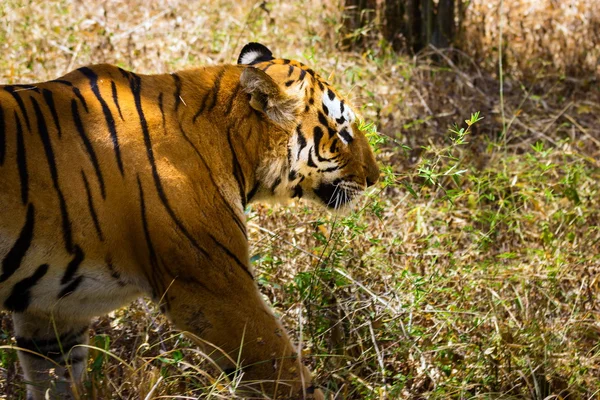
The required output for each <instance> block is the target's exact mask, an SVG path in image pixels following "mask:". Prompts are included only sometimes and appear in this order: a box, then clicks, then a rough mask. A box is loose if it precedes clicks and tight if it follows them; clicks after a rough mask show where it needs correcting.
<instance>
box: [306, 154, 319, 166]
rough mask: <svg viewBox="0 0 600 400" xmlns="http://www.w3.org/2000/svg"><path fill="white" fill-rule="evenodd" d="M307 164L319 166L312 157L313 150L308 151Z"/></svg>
mask: <svg viewBox="0 0 600 400" xmlns="http://www.w3.org/2000/svg"><path fill="white" fill-rule="evenodd" d="M306 165H308V166H309V167H313V168H317V164H315V161H314V160H313V157H312V151H310V150H309V151H308V161H307V162H306Z"/></svg>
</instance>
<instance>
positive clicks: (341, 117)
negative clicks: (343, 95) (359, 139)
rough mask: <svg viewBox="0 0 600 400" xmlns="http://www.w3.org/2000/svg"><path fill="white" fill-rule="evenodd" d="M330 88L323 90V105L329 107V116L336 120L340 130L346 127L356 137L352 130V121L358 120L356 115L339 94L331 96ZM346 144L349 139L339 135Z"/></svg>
mask: <svg viewBox="0 0 600 400" xmlns="http://www.w3.org/2000/svg"><path fill="white" fill-rule="evenodd" d="M329 93H333V92H330V91H329V90H326V91H325V92H323V96H322V101H323V105H324V106H325V107H327V111H328V115H327V116H328V117H329V118H331V119H333V120H335V123H336V125H337V127H338V131H339V130H341V129H342V128H346V131H348V133H349V134H350V136H351V137H354V131H353V130H352V126H351V125H352V123H353V122H354V121H355V120H356V115H355V114H354V112H353V111H352V110H351V109H350V107H348V106H347V105H346V104H343V103H342V102H341V101H340V99H338V98H337V96H333V99H332V98H331V97H330V96H329ZM338 136H339V137H340V139H341V141H342V142H343V143H344V144H348V143H347V141H346V140H345V139H344V138H343V137H342V136H341V135H338Z"/></svg>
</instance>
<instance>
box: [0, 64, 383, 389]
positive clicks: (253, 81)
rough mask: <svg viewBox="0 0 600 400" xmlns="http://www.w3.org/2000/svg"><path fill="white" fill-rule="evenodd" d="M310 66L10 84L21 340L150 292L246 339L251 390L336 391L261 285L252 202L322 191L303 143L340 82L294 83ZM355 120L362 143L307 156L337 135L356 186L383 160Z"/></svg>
mask: <svg viewBox="0 0 600 400" xmlns="http://www.w3.org/2000/svg"><path fill="white" fill-rule="evenodd" d="M290 65H291V67H290ZM267 67H268V68H267ZM265 68H266V72H264V73H263V72H262V70H261V69H265ZM246 69H248V71H246ZM250 69H251V70H250ZM292 69H293V70H292ZM300 70H304V71H307V70H308V68H307V67H305V66H303V65H302V64H300V63H297V62H293V61H292V62H291V63H290V62H287V61H282V60H274V61H264V62H260V63H257V64H256V65H254V66H250V67H249V66H246V65H222V66H215V67H206V68H201V69H194V70H189V71H184V72H178V73H177V74H172V75H135V74H133V73H129V72H125V71H123V70H121V69H119V68H117V67H114V66H110V65H96V66H91V67H87V68H85V69H80V70H78V71H74V72H71V73H69V74H67V75H66V76H64V77H62V78H60V79H59V80H57V81H50V82H44V83H39V84H35V85H31V86H20V87H0V109H1V110H2V114H1V115H0V117H2V123H3V125H0V128H3V130H1V131H0V135H3V136H0V146H2V147H0V260H7V259H9V262H10V261H11V260H12V262H13V263H14V260H15V254H16V255H17V256H18V254H19V251H20V252H21V253H23V254H22V256H21V258H20V259H19V257H16V258H17V259H18V261H19V265H14V264H11V265H9V262H6V261H4V265H3V270H0V273H2V274H3V275H0V302H1V305H0V306H1V307H4V308H6V309H9V310H11V311H15V312H16V314H15V315H16V316H18V318H17V317H16V318H15V322H16V323H15V325H16V330H17V337H18V338H21V342H22V343H25V344H26V345H27V344H30V343H32V342H35V341H36V340H37V341H38V343H39V341H40V340H46V341H51V340H52V337H53V335H54V336H55V335H56V332H53V331H51V330H50V329H49V328H48V326H50V323H49V322H48V321H50V320H51V319H54V320H55V321H58V322H59V323H58V324H57V325H59V332H58V333H62V334H63V336H64V337H66V338H70V336H68V335H69V332H71V333H70V335H71V336H73V340H76V339H75V336H76V335H75V334H74V333H73V332H75V330H76V329H75V327H80V326H83V327H85V326H86V324H87V321H89V319H90V318H92V317H93V316H96V315H99V314H102V313H106V312H109V311H111V310H113V309H114V308H116V307H119V306H122V305H126V304H127V303H128V302H129V301H131V300H132V299H133V298H135V297H137V296H139V295H141V294H148V295H150V296H151V297H152V298H153V300H155V301H157V302H160V307H161V310H162V311H163V312H165V313H166V314H167V315H168V316H169V318H170V319H171V320H172V321H173V323H174V324H175V325H176V326H177V327H178V328H179V329H181V330H184V331H187V332H190V333H191V334H193V335H195V336H197V337H199V338H201V339H202V341H207V342H210V343H212V344H213V345H215V346H218V347H219V348H221V349H223V350H224V351H225V352H227V353H228V354H229V355H230V356H231V357H232V358H233V359H237V358H238V352H239V351H241V358H240V359H241V360H242V366H241V367H242V368H243V372H244V375H243V379H244V381H245V382H247V384H246V390H253V389H257V390H262V391H264V393H266V394H267V395H271V396H274V397H277V398H313V397H312V396H314V398H323V395H322V393H321V392H320V391H319V390H316V391H315V392H314V395H311V394H310V392H311V390H309V391H308V393H307V392H306V388H309V387H310V386H311V374H310V372H309V371H308V370H307V369H306V367H304V366H303V365H301V363H299V362H298V360H297V357H296V355H295V349H294V348H293V346H292V344H291V342H290V340H289V338H288V336H287V334H286V333H285V331H284V329H283V328H282V326H281V324H280V323H279V322H278V321H277V319H276V318H275V317H274V316H273V314H272V313H271V311H270V310H269V308H268V307H267V305H266V304H265V303H264V302H263V300H262V298H261V296H260V293H259V292H258V290H257V287H256V284H255V282H254V280H253V277H252V272H251V271H250V262H249V256H248V241H247V237H246V231H245V217H244V208H245V205H246V203H247V201H250V200H256V199H267V198H269V197H292V195H294V194H295V195H299V196H302V195H303V194H304V197H308V198H313V199H318V196H317V195H314V194H309V193H312V192H314V191H318V190H317V189H315V188H320V187H321V186H319V185H321V184H322V183H319V182H320V181H319V179H321V178H319V173H318V172H317V170H316V169H314V168H312V167H309V166H307V165H306V162H305V161H303V160H300V158H301V157H300V156H301V154H302V152H304V153H306V152H307V150H304V148H299V149H300V150H297V149H296V150H294V152H297V153H298V157H299V160H295V164H294V165H295V167H293V168H297V171H296V170H294V173H293V174H292V171H291V169H290V168H292V167H291V166H290V163H289V161H290V160H289V158H290V157H292V155H291V150H289V149H290V148H291V146H292V145H291V144H290V143H291V140H292V139H291V138H292V135H294V134H295V130H296V129H300V132H302V131H303V132H304V134H303V135H304V136H303V138H304V140H305V141H306V140H312V135H313V132H317V131H318V129H317V130H315V128H314V127H315V126H317V125H319V124H320V123H322V122H323V121H322V118H321V120H320V119H319V118H320V117H319V115H318V112H321V113H323V111H322V110H321V108H320V107H318V106H317V105H315V102H314V100H313V102H310V103H309V99H308V97H307V96H308V95H310V91H311V90H312V95H311V96H312V97H311V98H313V99H314V98H318V95H319V93H322V92H323V93H325V92H326V90H332V89H330V88H329V86H328V85H326V83H325V82H323V81H322V80H321V79H320V78H319V77H318V75H316V74H314V73H312V71H311V73H310V74H306V73H304V76H305V78H304V79H306V82H300V81H301V80H300V79H298V82H296V83H295V84H289V85H286V82H289V77H290V76H298V74H302V73H301V72H300ZM245 71H246V72H245ZM258 71H260V72H258ZM290 71H292V72H290ZM290 74H291V75H290ZM301 76H302V75H301ZM319 82H321V83H319ZM300 84H301V85H302V86H305V87H306V88H305V89H297V88H296V89H294V86H295V85H298V86H300ZM321 86H323V88H324V89H321V88H320V87H321ZM49 93H51V94H50V95H49ZM332 93H333V92H332ZM323 95H324V96H325V95H326V94H323ZM335 95H336V96H337V93H336V94H335ZM50 96H51V100H49V97H50ZM19 101H20V102H21V103H22V104H23V105H24V107H23V108H22V107H21V105H20V104H19ZM334 104H336V105H337V104H340V103H339V101H337V100H336V102H335V103H334ZM342 107H343V106H342ZM347 107H350V106H347ZM325 108H326V107H325ZM86 109H87V111H86ZM55 116H58V119H55ZM27 121H28V122H29V127H28V125H27ZM351 122H352V121H350V120H348V121H345V122H344V123H345V125H344V126H350V123H351ZM352 124H353V125H352V126H354V130H353V132H354V137H353V140H352V142H351V143H349V144H348V145H347V146H345V147H344V146H342V142H340V140H339V138H337V139H336V138H335V134H333V133H332V132H330V133H329V137H327V138H325V137H323V139H322V141H321V142H320V143H317V144H316V145H314V146H315V147H319V149H312V150H311V149H308V153H306V154H309V153H310V151H313V153H312V154H313V156H311V155H310V154H309V156H308V157H316V155H315V154H316V153H315V152H317V151H318V152H319V154H320V155H324V154H329V153H328V152H330V150H333V149H334V148H333V147H334V145H336V146H335V147H336V149H335V150H336V152H335V156H336V159H335V160H336V161H335V162H336V163H339V165H340V166H341V168H340V169H339V171H338V170H336V172H335V174H338V175H339V176H340V178H336V179H337V180H336V181H335V182H337V183H336V185H337V186H340V187H347V188H348V189H347V191H345V192H344V193H345V196H348V197H351V196H354V195H355V194H358V192H359V191H360V190H362V189H363V188H364V187H365V186H366V185H368V184H371V183H374V182H375V181H376V180H377V175H378V173H379V172H378V168H377V166H376V164H375V160H374V158H373V154H372V153H371V150H370V148H369V145H368V142H367V140H366V138H365V137H364V135H363V134H362V133H360V132H359V131H358V129H356V123H354V122H353V123H352ZM331 125H332V126H333V123H332V124H331ZM112 126H114V128H112ZM19 127H20V129H19ZM59 128H60V129H59ZM322 129H323V130H326V126H323V127H322ZM332 129H333V128H332ZM347 129H351V128H347ZM351 130H352V129H351ZM115 140H116V141H115ZM296 140H297V141H301V139H299V138H297V139H296ZM336 140H337V141H338V142H340V143H337V142H336ZM23 154H24V156H23ZM332 154H333V152H332ZM330 155H331V154H330ZM2 156H3V157H2ZM23 160H25V164H26V165H25V166H24V161H23ZM308 163H309V164H310V163H311V161H310V160H309V161H308ZM330 163H333V161H330ZM332 165H333V164H332ZM311 168H312V169H311ZM320 169H321V170H322V169H323V168H320ZM332 169H333V168H332ZM23 170H26V175H27V177H26V178H25V177H24V173H23ZM307 171H308V172H307ZM296 173H297V174H298V175H299V176H301V178H298V176H296V177H294V176H292V175H294V174H296ZM331 173H333V172H331ZM336 176H337V175H336ZM292 178H294V179H292ZM346 178H347V179H346ZM323 179H324V178H323ZM278 180H279V182H277V181H278ZM298 181H300V182H298ZM328 182H329V181H328ZM365 182H366V183H365ZM327 188H328V190H329V186H328V187H327ZM323 190H324V189H323ZM335 190H337V189H335ZM335 190H334V193H335ZM332 196H333V195H332ZM321 197H323V195H321ZM342 200H343V201H344V202H345V201H346V199H342ZM342 200H340V198H339V196H338V197H336V202H342ZM28 226H29V227H30V228H31V237H30V238H29V242H28V232H29V231H28ZM19 243H20V244H19ZM19 246H21V247H19ZM23 247H25V251H24V252H23ZM15 249H16V250H15ZM19 249H21V250H19ZM43 265H46V267H43ZM11 271H12V272H11ZM2 276H4V278H2ZM33 281H35V282H33ZM15 288H16V289H15ZM23 321H26V322H23ZM32 321H38V322H36V323H34V322H32ZM17 322H18V323H17ZM36 324H37V326H35V325H36ZM84 333H85V332H84ZM84 333H83V334H84ZM83 334H82V335H83ZM64 337H63V340H66V339H65V338H64ZM81 340H84V339H81ZM240 348H241V350H240ZM215 358H216V359H217V362H218V363H219V364H220V365H221V367H222V368H224V369H229V368H233V367H234V365H232V364H231V362H230V361H228V360H227V358H226V357H223V356H219V354H218V352H217V353H216V355H215ZM21 360H22V362H23V363H24V365H29V364H33V365H35V363H36V362H37V361H35V360H32V359H26V356H22V357H21ZM63 361H64V360H63ZM28 363H29V364H28ZM26 369H27V368H26ZM26 374H27V371H26ZM28 378H29V379H32V377H31V376H29V377H28ZM38 378H40V377H38ZM253 381H254V382H256V381H260V382H261V384H260V385H256V384H255V385H252V382H253ZM276 382H278V383H276ZM275 388H277V393H276V392H275V391H276V389H275ZM30 389H31V388H30ZM31 390H32V393H33V396H39V392H36V391H35V390H34V389H31ZM304 396H306V397H304Z"/></svg>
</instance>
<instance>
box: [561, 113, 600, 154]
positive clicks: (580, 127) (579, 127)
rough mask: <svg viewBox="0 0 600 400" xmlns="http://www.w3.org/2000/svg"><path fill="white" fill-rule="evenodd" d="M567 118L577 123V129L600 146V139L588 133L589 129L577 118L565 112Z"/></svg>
mask: <svg viewBox="0 0 600 400" xmlns="http://www.w3.org/2000/svg"><path fill="white" fill-rule="evenodd" d="M565 118H566V119H568V120H569V121H570V122H571V123H572V124H573V125H575V126H576V127H577V129H579V130H580V131H581V133H583V134H584V135H585V137H587V138H588V139H590V140H591V141H592V142H594V143H595V144H596V146H598V147H599V148H600V141H599V140H598V139H596V138H595V137H593V136H592V135H590V134H589V133H588V131H587V129H585V128H584V127H583V126H581V125H580V124H579V123H578V122H577V121H576V120H575V118H573V117H571V116H570V115H569V114H567V113H565Z"/></svg>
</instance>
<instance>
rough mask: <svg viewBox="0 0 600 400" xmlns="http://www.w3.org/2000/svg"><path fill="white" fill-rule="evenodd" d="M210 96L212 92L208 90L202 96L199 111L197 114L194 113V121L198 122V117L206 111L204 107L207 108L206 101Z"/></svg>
mask: <svg viewBox="0 0 600 400" xmlns="http://www.w3.org/2000/svg"><path fill="white" fill-rule="evenodd" d="M209 96H210V92H208V91H207V92H206V93H204V96H203V97H202V101H201V102H200V107H198V111H196V114H194V118H193V119H192V122H193V123H196V120H197V119H198V117H199V116H200V115H201V114H202V113H203V112H204V109H205V108H206V102H207V100H208V97H209Z"/></svg>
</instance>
